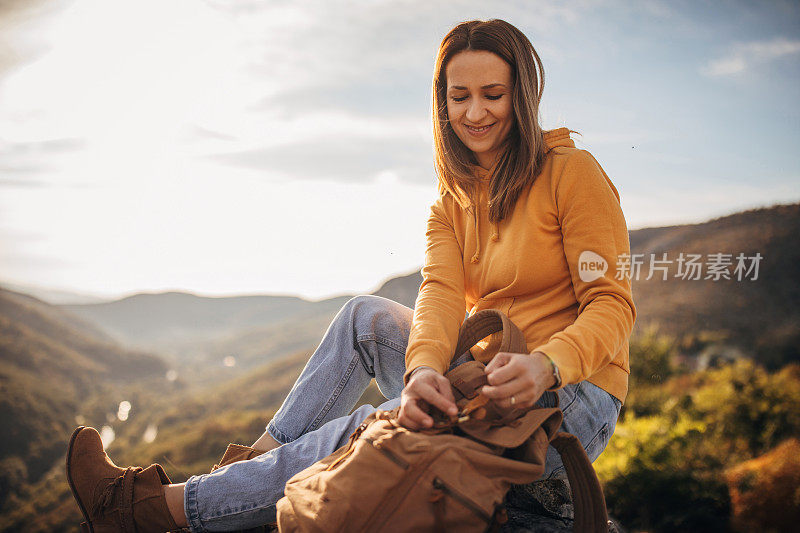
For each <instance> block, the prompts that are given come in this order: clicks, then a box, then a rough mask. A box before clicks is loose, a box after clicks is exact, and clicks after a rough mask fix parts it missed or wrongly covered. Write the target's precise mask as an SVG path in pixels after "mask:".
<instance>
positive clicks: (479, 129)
mask: <svg viewBox="0 0 800 533" xmlns="http://www.w3.org/2000/svg"><path fill="white" fill-rule="evenodd" d="M490 127H492V125H491V124H489V125H488V126H484V127H482V128H475V127H473V126H467V129H469V130H472V131H474V132H476V133H480V132H482V131H486V130H488V129H489V128H490Z"/></svg>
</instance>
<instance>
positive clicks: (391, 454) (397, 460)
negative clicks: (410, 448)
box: [363, 437, 409, 470]
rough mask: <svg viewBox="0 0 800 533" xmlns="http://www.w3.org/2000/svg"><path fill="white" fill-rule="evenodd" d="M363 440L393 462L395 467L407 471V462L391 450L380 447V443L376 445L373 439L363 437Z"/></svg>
mask: <svg viewBox="0 0 800 533" xmlns="http://www.w3.org/2000/svg"><path fill="white" fill-rule="evenodd" d="M363 440H365V441H367V442H369V443H370V444H372V446H373V447H374V448H375V449H376V450H380V451H381V452H382V453H383V454H384V455H385V456H386V457H388V458H389V459H391V460H392V461H394V463H395V464H396V465H397V466H399V467H400V468H402V469H403V470H408V467H409V463H408V461H406V460H405V459H403V458H402V457H400V456H399V455H397V454H396V453H394V452H393V451H392V450H390V449H389V448H386V447H385V446H382V445H381V443H376V442H375V441H374V440H373V439H370V438H369V437H364V439H363Z"/></svg>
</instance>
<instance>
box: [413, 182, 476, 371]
mask: <svg viewBox="0 0 800 533" xmlns="http://www.w3.org/2000/svg"><path fill="white" fill-rule="evenodd" d="M445 202H447V204H449V205H452V202H453V199H452V198H448V197H446V196H445V195H440V196H439V197H438V198H437V199H436V201H435V202H434V203H433V205H432V206H431V212H430V216H429V217H428V225H427V230H426V233H425V235H426V239H427V246H426V250H425V264H424V266H423V267H422V284H421V285H420V287H419V294H418V295H417V300H416V303H415V305H414V318H413V322H412V325H411V332H410V334H409V338H408V348H407V349H406V373H405V376H404V380H405V382H406V383H408V380H409V376H410V374H411V372H413V371H414V369H415V368H417V367H419V366H429V367H431V368H433V369H434V370H436V371H437V372H439V373H440V374H444V372H445V371H446V370H447V368H448V366H449V365H450V360H451V358H452V356H453V353H452V352H453V350H454V349H455V346H456V343H457V342H458V330H459V328H460V327H461V323H462V322H463V321H464V314H465V288H464V263H463V253H462V251H461V247H460V246H459V244H458V241H457V240H456V235H455V230H454V228H453V224H452V222H451V220H450V218H449V217H448V216H447V212H446V207H445Z"/></svg>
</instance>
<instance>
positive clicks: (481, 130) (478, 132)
mask: <svg viewBox="0 0 800 533" xmlns="http://www.w3.org/2000/svg"><path fill="white" fill-rule="evenodd" d="M495 124H497V123H496V122H493V123H491V124H487V125H486V126H481V127H476V126H468V125H467V124H464V128H465V129H466V130H467V131H468V132H469V133H470V134H471V135H473V136H476V137H480V136H483V135H484V134H485V133H486V132H488V131H489V130H490V129H492V128H493V127H494V125H495Z"/></svg>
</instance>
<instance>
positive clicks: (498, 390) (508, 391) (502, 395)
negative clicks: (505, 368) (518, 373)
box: [481, 379, 532, 400]
mask: <svg viewBox="0 0 800 533" xmlns="http://www.w3.org/2000/svg"><path fill="white" fill-rule="evenodd" d="M531 388H532V386H531V384H530V383H528V382H527V381H525V380H523V379H514V380H511V381H508V382H506V383H503V384H502V385H497V386H493V385H484V386H483V388H482V389H481V392H482V393H483V394H484V395H485V396H488V397H489V398H491V399H492V400H504V399H506V398H511V396H512V395H514V396H516V397H517V398H518V399H519V397H520V396H522V395H523V394H525V393H528V392H529V391H530V389H531Z"/></svg>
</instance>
